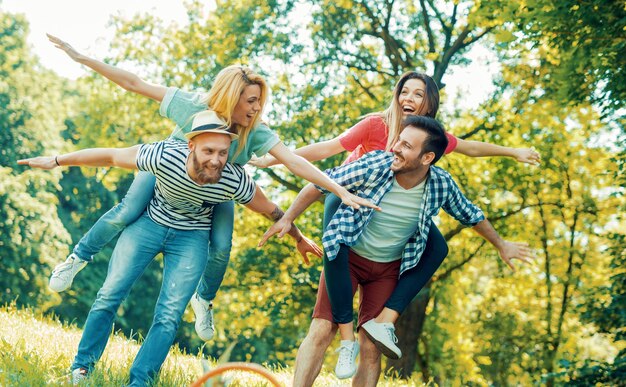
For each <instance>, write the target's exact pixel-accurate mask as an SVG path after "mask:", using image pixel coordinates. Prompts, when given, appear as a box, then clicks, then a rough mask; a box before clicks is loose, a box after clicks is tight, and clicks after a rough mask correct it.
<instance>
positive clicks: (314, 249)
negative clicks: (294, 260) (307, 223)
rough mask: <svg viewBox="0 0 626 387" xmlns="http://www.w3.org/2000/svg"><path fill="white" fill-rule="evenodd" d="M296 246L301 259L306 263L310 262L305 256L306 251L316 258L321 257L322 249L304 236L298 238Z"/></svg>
mask: <svg viewBox="0 0 626 387" xmlns="http://www.w3.org/2000/svg"><path fill="white" fill-rule="evenodd" d="M296 247H297V248H298V252H299V253H300V255H301V256H302V259H304V263H306V264H307V265H308V264H310V262H309V257H308V256H307V254H308V253H311V254H313V255H315V256H316V257H318V258H321V257H322V253H323V252H322V249H321V248H320V247H319V246H318V245H317V244H316V243H315V242H313V241H312V240H311V239H309V238H307V237H305V236H302V239H300V242H298V243H297V245H296Z"/></svg>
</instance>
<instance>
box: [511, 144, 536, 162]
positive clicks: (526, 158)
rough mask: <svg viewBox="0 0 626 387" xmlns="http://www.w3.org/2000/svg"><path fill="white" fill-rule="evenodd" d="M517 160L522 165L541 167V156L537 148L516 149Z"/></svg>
mask: <svg viewBox="0 0 626 387" xmlns="http://www.w3.org/2000/svg"><path fill="white" fill-rule="evenodd" d="M514 153H515V160H517V161H519V162H520V163H526V164H531V165H539V163H540V162H541V156H540V155H539V153H538V152H537V151H536V150H535V148H517V149H515V152H514Z"/></svg>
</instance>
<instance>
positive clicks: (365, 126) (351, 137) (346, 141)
mask: <svg viewBox="0 0 626 387" xmlns="http://www.w3.org/2000/svg"><path fill="white" fill-rule="evenodd" d="M388 136H389V130H388V129H387V125H386V124H385V122H384V121H383V118H382V117H380V116H369V117H366V118H365V119H363V120H361V121H360V122H359V123H357V124H356V125H354V126H353V127H351V128H350V129H348V130H346V131H345V132H343V133H342V134H341V135H340V136H339V142H340V143H341V146H343V147H344V149H345V150H347V151H350V152H352V153H350V156H348V158H347V159H346V161H344V164H347V163H350V162H352V161H354V160H356V159H358V158H360V157H361V156H363V155H364V154H366V153H367V152H371V151H375V150H385V148H386V147H387V137H388ZM446 137H448V147H447V148H446V150H445V152H444V153H445V154H448V153H450V152H452V151H453V150H454V149H455V148H456V145H457V142H458V140H457V138H456V137H454V136H453V135H451V134H450V133H448V132H446Z"/></svg>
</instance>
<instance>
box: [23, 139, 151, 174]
mask: <svg viewBox="0 0 626 387" xmlns="http://www.w3.org/2000/svg"><path fill="white" fill-rule="evenodd" d="M138 151H139V145H135V146H133V147H130V148H92V149H83V150H79V151H77V152H72V153H67V154H64V155H59V156H42V157H32V158H29V159H22V160H18V161H17V163H18V164H19V165H28V166H29V167H32V168H41V169H54V168H56V167H61V166H80V167H120V168H127V169H137V152H138Z"/></svg>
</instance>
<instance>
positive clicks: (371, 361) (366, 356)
mask: <svg viewBox="0 0 626 387" xmlns="http://www.w3.org/2000/svg"><path fill="white" fill-rule="evenodd" d="M359 344H360V345H361V353H360V356H361V360H360V361H359V367H358V368H357V371H356V374H355V375H354V378H352V385H353V386H359V387H361V386H372V387H375V386H376V384H377V383H378V378H379V377H380V370H381V364H380V359H381V353H380V351H379V350H378V349H376V346H375V345H374V343H372V341H371V340H370V339H368V338H367V336H366V335H365V332H364V331H363V330H362V329H361V330H359Z"/></svg>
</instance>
